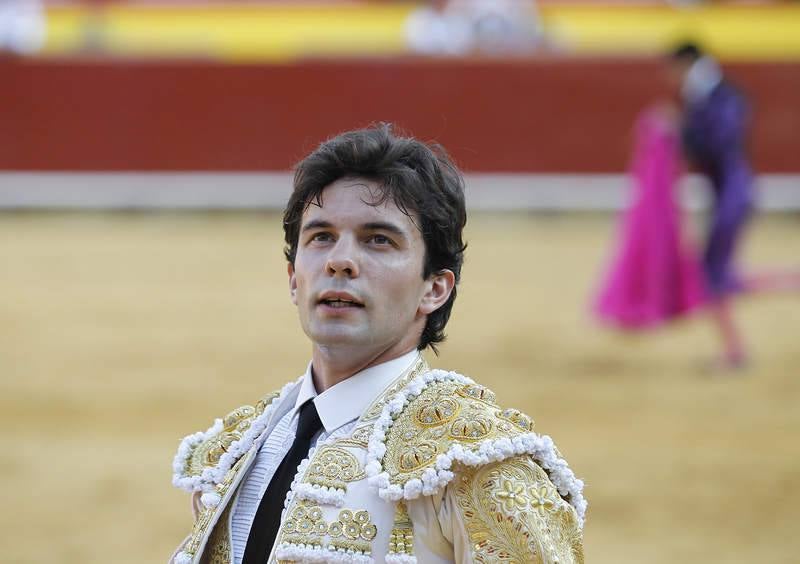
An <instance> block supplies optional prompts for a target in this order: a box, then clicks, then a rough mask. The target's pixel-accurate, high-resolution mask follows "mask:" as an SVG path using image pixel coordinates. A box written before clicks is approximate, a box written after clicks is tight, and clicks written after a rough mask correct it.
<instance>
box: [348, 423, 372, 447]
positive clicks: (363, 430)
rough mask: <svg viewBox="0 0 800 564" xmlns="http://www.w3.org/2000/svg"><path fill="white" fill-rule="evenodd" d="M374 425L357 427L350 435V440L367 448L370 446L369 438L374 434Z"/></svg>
mask: <svg viewBox="0 0 800 564" xmlns="http://www.w3.org/2000/svg"><path fill="white" fill-rule="evenodd" d="M373 426H374V424H369V425H363V426H361V427H357V428H356V429H355V430H354V431H353V434H352V435H351V436H350V440H351V441H352V442H353V443H354V445H353V446H358V447H360V448H367V446H369V438H370V437H371V436H372V428H373Z"/></svg>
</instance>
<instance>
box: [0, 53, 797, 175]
mask: <svg viewBox="0 0 800 564" xmlns="http://www.w3.org/2000/svg"><path fill="white" fill-rule="evenodd" d="M728 71H729V74H730V76H731V77H732V78H733V79H734V80H735V81H736V82H737V83H738V84H739V85H740V86H742V88H743V89H744V90H745V91H746V92H747V93H748V94H749V96H750V98H751V101H752V103H753V107H754V109H755V122H754V128H753V136H752V150H753V151H752V152H753V156H754V161H755V165H756V168H757V169H758V170H759V171H761V172H773V173H775V172H778V173H780V172H786V173H791V172H798V171H800V158H798V147H800V105H799V103H798V100H800V63H759V64H753V63H747V64H745V63H740V64H737V65H731V66H729V67H728ZM661 76H662V75H661V65H660V62H659V61H656V60H642V59H638V60H636V59H632V60H586V59H580V60H575V59H535V60H517V61H505V62H497V61H486V60H466V61H461V60H459V61H456V60H436V61H429V60H417V59H401V60H394V59H392V60H381V61H377V60H367V61H346V62H341V61H337V62H334V61H309V62H304V63H299V64H293V65H268V66H265V65H224V64H217V63H213V62H198V61H194V62H187V61H180V62H175V61H172V62H137V61H125V60H115V61H109V60H102V61H92V60H83V61H76V60H73V59H71V60H68V61H59V60H13V59H5V60H0V84H2V87H1V88H0V170H37V171H51V170H67V171H88V170H106V171H124V170H135V171H142V170H149V171H180V170H197V171H212V170H213V171H256V170H287V169H289V168H290V167H291V166H292V164H293V163H294V162H296V161H297V160H298V159H299V158H300V157H302V156H303V155H304V154H305V153H307V152H308V151H309V150H310V149H312V148H313V147H314V146H315V145H316V144H317V143H319V142H320V141H321V140H323V139H325V138H327V137H329V136H331V135H333V134H335V133H337V132H339V131H343V130H346V129H352V128H354V127H358V126H363V125H366V124H368V123H370V122H373V121H390V122H394V123H396V124H397V125H399V126H400V127H401V128H403V129H404V130H406V131H408V132H409V133H412V134H413V135H415V136H418V137H420V138H423V139H426V140H431V139H432V140H437V141H439V142H441V143H442V144H443V145H444V146H445V147H446V148H447V149H448V150H449V151H450V152H451V153H452V154H453V155H454V157H455V158H456V160H457V161H458V162H459V163H460V164H461V165H462V166H463V167H464V168H465V169H467V170H471V171H480V172H490V171H515V172H516V171H518V172H573V173H575V172H577V173H590V172H591V173H597V172H617V171H621V170H624V168H625V165H626V162H627V159H628V155H629V152H630V147H629V145H630V128H631V125H632V122H633V120H634V117H635V116H636V114H637V112H639V110H640V109H641V108H642V107H643V106H645V105H646V104H647V103H649V102H651V101H653V100H655V99H656V98H658V97H659V96H661V95H663V93H664V92H665V88H664V86H663V84H662V78H661Z"/></svg>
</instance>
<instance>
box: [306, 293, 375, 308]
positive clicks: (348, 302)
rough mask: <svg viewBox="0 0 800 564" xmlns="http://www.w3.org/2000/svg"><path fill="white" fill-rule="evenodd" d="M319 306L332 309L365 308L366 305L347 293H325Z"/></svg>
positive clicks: (320, 299)
mask: <svg viewBox="0 0 800 564" xmlns="http://www.w3.org/2000/svg"><path fill="white" fill-rule="evenodd" d="M317 304H318V305H325V306H328V307H332V308H345V307H359V308H363V307H364V303H363V302H362V301H361V300H359V299H358V298H357V297H355V296H353V295H352V294H349V293H347V292H323V293H322V295H320V297H319V300H318V301H317Z"/></svg>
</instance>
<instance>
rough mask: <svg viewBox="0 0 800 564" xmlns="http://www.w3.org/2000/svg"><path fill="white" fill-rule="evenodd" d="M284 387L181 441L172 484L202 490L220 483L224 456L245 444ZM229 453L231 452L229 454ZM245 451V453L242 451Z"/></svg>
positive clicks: (176, 455) (182, 487)
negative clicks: (220, 471)
mask: <svg viewBox="0 0 800 564" xmlns="http://www.w3.org/2000/svg"><path fill="white" fill-rule="evenodd" d="M280 395H281V390H277V391H274V392H270V393H269V394H267V395H265V396H264V397H262V398H261V399H260V400H258V402H256V403H255V405H242V406H239V407H237V408H236V409H234V410H233V411H231V412H230V413H228V414H227V415H225V416H224V417H221V418H219V419H215V420H214V423H213V424H212V425H211V427H209V428H208V429H206V430H205V431H199V432H197V433H193V434H191V435H187V436H186V437H184V438H183V440H181V442H180V445H179V446H178V451H177V453H176V454H175V458H174V459H173V464H172V466H173V479H172V483H173V485H175V486H176V487H178V488H181V489H184V490H186V491H190V492H191V491H203V490H205V489H206V488H204V487H203V485H204V484H208V483H213V482H218V481H219V480H218V479H215V478H217V476H216V474H217V473H218V472H215V470H217V469H218V468H219V466H220V462H222V461H223V459H224V458H230V455H231V451H232V450H241V449H234V448H233V447H236V446H240V445H242V439H244V438H245V437H246V435H247V434H248V430H250V429H252V428H253V423H254V422H255V421H256V420H258V419H259V418H261V417H262V416H263V415H264V414H265V412H266V411H267V410H268V408H269V407H270V406H271V405H272V403H273V402H274V401H275V400H277V399H278V398H279V397H280ZM226 454H227V455H228V456H227V457H226ZM241 454H244V453H240V455H241Z"/></svg>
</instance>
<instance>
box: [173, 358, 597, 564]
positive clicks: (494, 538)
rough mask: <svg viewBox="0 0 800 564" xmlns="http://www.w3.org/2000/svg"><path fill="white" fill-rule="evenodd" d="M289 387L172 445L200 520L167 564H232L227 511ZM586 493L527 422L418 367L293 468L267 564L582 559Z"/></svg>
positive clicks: (475, 391)
mask: <svg viewBox="0 0 800 564" xmlns="http://www.w3.org/2000/svg"><path fill="white" fill-rule="evenodd" d="M298 387H299V385H298V384H297V383H291V384H287V385H286V386H285V387H284V388H283V390H281V392H276V393H273V394H270V395H268V396H266V397H265V398H263V399H262V400H261V401H259V402H258V403H257V404H256V405H255V406H252V407H251V406H244V407H240V408H238V409H236V410H234V411H233V412H231V413H230V414H228V415H227V416H226V417H225V418H223V419H220V420H217V421H216V422H215V423H214V425H213V426H212V427H211V428H210V429H208V430H207V431H206V432H205V433H196V434H194V435H190V436H188V437H186V438H185V439H184V440H183V441H182V442H181V445H180V447H179V449H178V453H177V455H176V456H175V461H174V464H173V467H174V471H175V474H174V477H173V483H174V484H175V485H176V486H178V487H181V488H183V489H186V490H188V491H191V492H194V498H193V499H194V507H195V508H196V519H195V524H194V527H193V529H192V532H191V534H190V535H189V536H188V537H187V538H186V539H185V540H184V542H183V543H182V545H181V546H180V547H179V549H178V550H177V551H176V553H175V555H174V556H173V560H172V561H173V562H175V563H176V564H188V563H213V564H223V563H224V564H228V563H230V562H232V553H231V549H230V517H231V515H230V514H231V510H230V508H231V507H232V506H233V503H234V501H235V496H236V494H237V491H238V488H239V485H240V484H241V482H242V479H243V477H244V476H245V475H246V474H247V470H248V469H249V467H250V465H251V464H252V462H253V460H254V458H255V455H256V453H257V452H258V449H259V447H260V445H261V444H262V442H263V438H264V437H265V436H267V435H268V434H269V432H270V431H271V429H272V428H273V427H274V426H275V424H276V423H277V421H278V420H280V418H281V417H282V416H283V415H285V414H286V413H287V412H288V411H289V410H290V409H291V406H292V405H293V404H294V399H295V397H296V395H297V389H298ZM582 491H583V482H581V481H580V480H578V479H576V478H575V475H574V474H573V473H572V471H571V470H570V468H569V466H568V465H567V463H566V461H565V460H564V459H563V458H562V457H561V455H560V454H559V452H558V450H557V449H556V448H555V446H554V444H553V441H552V440H551V439H550V438H549V437H547V436H540V435H537V434H536V433H534V432H533V422H532V421H531V419H530V418H529V417H527V416H526V415H524V414H522V413H520V412H519V411H517V410H514V409H501V408H499V407H498V406H497V405H496V404H495V397H494V394H493V393H492V392H491V391H490V390H488V389H486V388H484V387H482V386H480V385H478V384H475V383H474V382H473V381H472V380H470V379H469V378H467V377H465V376H461V375H459V374H456V373H454V372H446V371H443V370H430V369H429V368H428V367H427V365H426V364H425V362H424V361H422V360H421V359H420V361H419V362H417V363H415V365H413V366H412V368H411V369H410V370H408V371H406V373H404V374H403V375H401V376H400V377H399V378H398V379H397V380H396V381H395V382H394V383H393V384H392V385H391V386H390V387H389V388H388V389H387V390H385V391H384V392H383V393H382V394H380V395H379V397H378V398H376V399H375V401H374V402H373V403H372V404H371V405H370V407H369V408H367V409H366V411H365V412H364V413H363V414H362V415H361V417H360V418H359V420H358V422H357V424H356V425H355V428H354V430H353V431H352V432H350V433H348V434H347V435H346V436H343V435H341V434H339V435H337V434H336V433H334V434H332V435H331V436H330V437H328V439H326V440H325V441H323V442H321V443H319V444H318V445H317V446H316V448H314V449H312V450H311V452H309V456H308V458H307V459H306V460H304V461H303V462H302V463H301V464H300V466H299V468H298V472H297V475H296V476H295V480H294V483H293V484H292V488H291V490H290V491H289V493H288V494H287V497H286V500H285V502H284V507H285V509H284V514H283V520H282V524H281V528H280V530H279V532H278V537H277V539H276V542H275V546H274V548H273V551H272V554H271V555H270V558H269V562H270V563H271V564H272V563H283V562H354V563H364V564H368V563H373V562H375V563H383V562H385V563H387V564H393V563H398V564H399V563H402V564H411V563H416V562H419V563H420V564H429V563H430V564H433V563H436V564H439V563H446V562H459V563H462V562H463V563H470V562H483V563H490V562H508V563H518V564H522V563H540V562H541V563H551V562H553V563H554V562H559V563H562V564H565V563H571V562H583V547H582V527H583V520H584V516H585V512H586V505H587V504H586V501H585V500H584V498H583V493H582Z"/></svg>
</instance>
